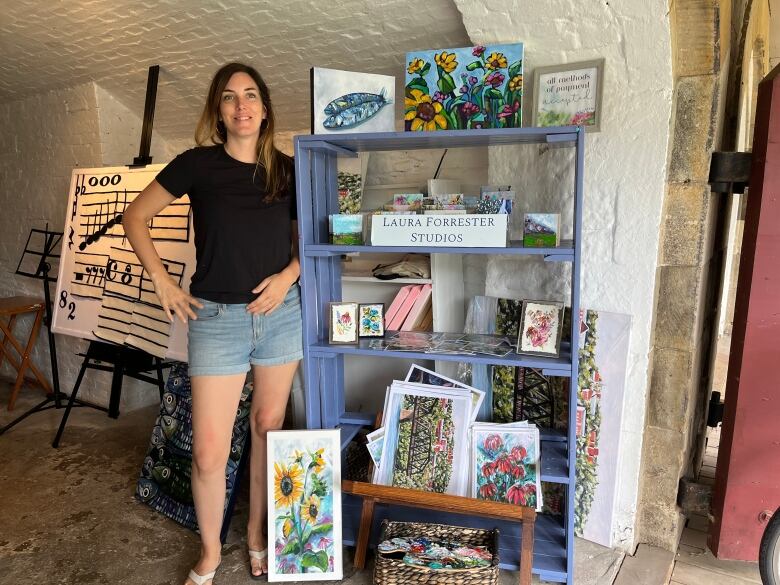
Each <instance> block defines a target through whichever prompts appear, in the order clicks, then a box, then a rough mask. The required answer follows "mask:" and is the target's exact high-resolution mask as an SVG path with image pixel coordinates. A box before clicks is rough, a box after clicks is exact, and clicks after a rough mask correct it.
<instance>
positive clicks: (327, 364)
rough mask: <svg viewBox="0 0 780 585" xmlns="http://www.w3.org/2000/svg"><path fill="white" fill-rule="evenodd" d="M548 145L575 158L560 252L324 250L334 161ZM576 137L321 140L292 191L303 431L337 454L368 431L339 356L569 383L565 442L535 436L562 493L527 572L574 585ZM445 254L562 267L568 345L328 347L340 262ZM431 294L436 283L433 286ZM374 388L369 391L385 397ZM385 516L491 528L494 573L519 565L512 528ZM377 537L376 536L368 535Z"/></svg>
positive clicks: (522, 132) (560, 133)
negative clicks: (557, 350) (519, 373)
mask: <svg viewBox="0 0 780 585" xmlns="http://www.w3.org/2000/svg"><path fill="white" fill-rule="evenodd" d="M522 143H530V144H547V145H551V146H559V147H567V148H573V149H575V156H574V165H575V169H574V185H572V186H571V192H572V193H573V198H574V201H573V205H574V230H573V235H574V239H573V240H569V241H563V242H562V243H561V246H560V247H558V248H523V247H522V244H521V243H519V242H511V243H510V246H509V247H507V248H437V247H429V248H403V247H396V246H392V247H389V246H336V245H330V244H328V215H329V214H332V213H338V194H337V182H336V176H337V165H336V162H337V158H338V157H340V156H341V157H355V156H357V153H358V152H361V151H389V150H414V149H428V148H458V147H474V146H498V145H512V144H522ZM584 146H585V141H584V132H582V131H581V129H579V128H577V127H572V126H566V127H560V128H514V129H496V130H468V131H439V132H426V133H411V132H388V133H379V134H338V135H337V134H328V135H313V136H297V137H296V138H295V167H296V181H297V191H298V227H299V239H300V257H301V287H302V298H303V322H304V331H303V344H304V348H303V354H304V359H303V366H304V374H305V378H306V385H305V397H306V422H307V426H308V428H337V427H338V428H341V429H342V447H345V446H346V445H347V444H348V443H349V442H350V441H351V440H352V438H353V437H354V436H355V435H356V434H357V432H358V431H359V430H360V428H361V427H363V426H366V425H371V424H373V422H374V418H375V413H363V412H359V413H355V412H346V411H345V408H344V393H343V391H344V356H345V355H355V356H366V355H370V356H372V357H383V358H387V359H393V358H405V359H425V360H430V359H436V360H451V361H458V362H470V363H483V364H502V365H512V366H527V367H533V368H541V369H542V370H543V371H544V373H545V374H546V375H551V376H564V377H568V378H571V384H570V385H569V388H570V391H569V412H568V421H569V426H568V428H569V431H568V434H563V433H560V432H556V431H552V430H545V429H542V430H541V431H542V432H541V439H542V442H541V449H542V456H541V465H542V470H541V473H542V478H541V479H542V481H545V482H553V483H559V484H562V485H564V486H566V504H565V512H564V516H563V519H561V518H560V517H557V516H549V515H545V514H540V515H538V516H537V522H536V530H535V544H534V562H533V572H534V573H536V574H537V575H539V576H540V577H541V578H542V579H544V580H547V581H553V582H563V583H569V584H571V583H573V574H572V567H573V560H574V513H573V510H574V483H575V466H574V461H575V457H574V456H575V444H576V438H575V429H576V408H575V406H576V404H577V367H578V359H577V358H578V356H577V352H576V351H574V352H573V351H572V350H571V348H572V347H573V348H576V347H578V345H579V326H578V325H579V320H578V319H577V318H576V316H577V315H579V307H580V293H579V291H580V261H581V253H582V199H583V171H584ZM409 250H413V251H415V252H422V253H451V254H518V255H533V256H537V257H540V258H541V259H543V260H544V261H547V262H570V263H571V264H572V271H571V275H572V276H571V297H570V306H571V311H572V315H573V316H574V317H575V318H573V319H572V327H571V344H564V346H563V348H562V350H561V356H560V357H559V358H543V357H529V356H521V355H517V354H515V353H511V354H509V355H508V356H506V357H503V358H493V357H489V356H481V355H463V356H458V355H436V354H430V353H427V354H426V353H420V354H416V353H409V352H394V351H373V350H371V349H369V348H368V346H367V344H366V343H361V344H358V345H357V346H349V345H330V344H329V343H328V341H327V339H328V332H327V319H325V318H323V315H325V311H326V309H327V306H328V302H329V301H337V300H341V255H342V254H346V253H351V252H361V251H362V252H372V253H377V252H380V253H381V252H405V251H409ZM434 286H435V283H434ZM383 390H384V389H383V388H378V389H377V391H378V392H379V391H383ZM360 509H361V501H360V500H359V499H357V498H355V497H353V496H349V495H345V496H344V502H343V523H344V526H343V527H344V530H343V534H344V542H345V543H346V544H350V545H351V544H354V542H355V540H356V538H357V533H358V527H359V520H360ZM384 517H392V518H393V519H396V520H414V521H432V522H443V523H453V524H459V525H468V526H474V527H488V528H492V527H495V526H496V525H497V524H498V528H499V530H500V534H501V559H502V566H506V567H516V566H517V563H518V559H519V550H520V546H519V539H520V530H519V525H517V524H515V523H512V522H506V523H501V522H499V523H497V522H496V521H492V520H484V519H481V518H479V517H467V516H448V515H446V514H442V513H438V512H434V511H430V512H426V511H421V510H416V509H412V508H404V507H397V506H396V507H390V508H387V509H384V510H379V509H378V510H377V512H376V514H375V518H374V521H375V527H374V529H375V530H376V526H377V525H378V523H379V522H380V521H381V519H382V518H384ZM374 534H376V532H375V533H374Z"/></svg>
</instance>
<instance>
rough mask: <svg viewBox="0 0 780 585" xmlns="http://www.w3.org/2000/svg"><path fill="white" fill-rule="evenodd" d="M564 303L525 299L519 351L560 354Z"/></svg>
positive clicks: (532, 353)
mask: <svg viewBox="0 0 780 585" xmlns="http://www.w3.org/2000/svg"><path fill="white" fill-rule="evenodd" d="M562 317H563V303H559V302H554V301H523V305H522V309H521V314H520V328H519V331H518V336H517V353H519V354H527V355H546V356H552V357H557V356H558V355H559V354H560V345H561V322H562Z"/></svg>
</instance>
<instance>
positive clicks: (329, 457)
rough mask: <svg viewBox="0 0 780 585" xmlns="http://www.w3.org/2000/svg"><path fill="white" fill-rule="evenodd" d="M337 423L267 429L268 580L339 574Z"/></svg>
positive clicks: (312, 578) (323, 577)
mask: <svg viewBox="0 0 780 585" xmlns="http://www.w3.org/2000/svg"><path fill="white" fill-rule="evenodd" d="M340 449H341V445H340V434H339V431H338V430H337V429H332V430H309V431H298V430H297V431H272V432H269V433H268V543H269V547H268V556H269V562H268V580H269V581H272V582H273V581H324V580H339V579H341V578H342V577H343V568H342V556H341V549H342V544H341V452H340Z"/></svg>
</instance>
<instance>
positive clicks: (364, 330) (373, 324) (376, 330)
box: [358, 303, 385, 337]
mask: <svg viewBox="0 0 780 585" xmlns="http://www.w3.org/2000/svg"><path fill="white" fill-rule="evenodd" d="M358 319H359V322H358V337H384V335H385V305H384V303H371V304H365V305H364V304H359V305H358Z"/></svg>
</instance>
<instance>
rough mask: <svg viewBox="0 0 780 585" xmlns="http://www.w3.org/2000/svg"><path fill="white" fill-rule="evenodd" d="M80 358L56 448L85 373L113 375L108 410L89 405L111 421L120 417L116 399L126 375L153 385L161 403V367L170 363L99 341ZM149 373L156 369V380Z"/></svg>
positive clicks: (162, 381)
mask: <svg viewBox="0 0 780 585" xmlns="http://www.w3.org/2000/svg"><path fill="white" fill-rule="evenodd" d="M79 355H80V356H83V357H84V361H83V362H81V369H79V375H78V376H77V377H76V383H75V384H74V386H73V392H71V394H70V398H69V399H68V406H67V407H65V412H64V414H63V415H62V421H61V422H60V427H59V429H57V435H56V436H55V437H54V441H53V442H52V444H51V446H52V447H54V448H55V449H56V448H57V447H58V446H59V444H60V439H61V438H62V433H63V432H64V431H65V425H66V424H67V422H68V416H69V415H70V411H71V409H72V408H73V405H74V403H75V402H76V395H77V394H78V391H79V386H81V381H82V379H83V378H84V373H85V372H86V371H87V370H101V371H103V372H111V373H112V377H111V397H110V398H109V401H108V408H105V407H102V406H95V405H90V406H93V407H94V408H97V409H98V410H102V411H104V412H108V416H109V417H110V418H118V417H119V399H120V398H121V396H122V380H123V378H124V377H125V376H128V377H130V378H135V379H136V380H141V381H143V382H148V383H149V384H156V385H157V387H158V388H159V390H160V400H162V397H163V392H165V381H164V380H163V373H162V371H163V368H164V367H168V366H169V365H170V364H166V363H163V361H162V360H161V359H160V358H158V357H155V356H151V355H149V354H148V353H146V352H145V351H141V350H140V349H135V348H132V347H126V346H123V345H113V344H111V343H104V342H102V341H90V342H89V347H88V348H87V353H81V354H79ZM109 364H110V365H109ZM152 370H156V372H157V378H156V379H155V378H152V377H151V376H149V375H147V373H148V372H150V371H152Z"/></svg>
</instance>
